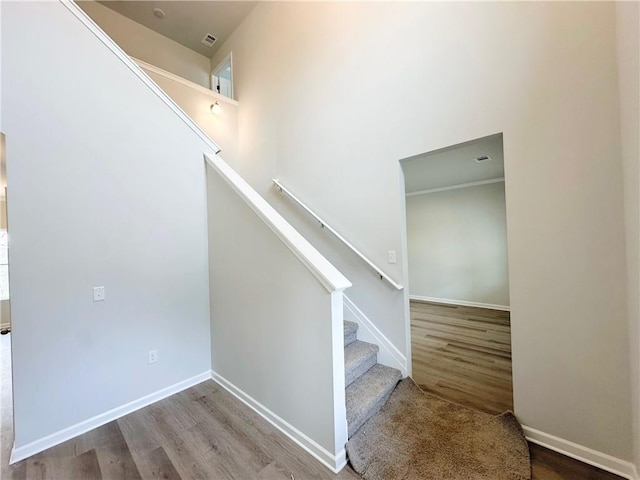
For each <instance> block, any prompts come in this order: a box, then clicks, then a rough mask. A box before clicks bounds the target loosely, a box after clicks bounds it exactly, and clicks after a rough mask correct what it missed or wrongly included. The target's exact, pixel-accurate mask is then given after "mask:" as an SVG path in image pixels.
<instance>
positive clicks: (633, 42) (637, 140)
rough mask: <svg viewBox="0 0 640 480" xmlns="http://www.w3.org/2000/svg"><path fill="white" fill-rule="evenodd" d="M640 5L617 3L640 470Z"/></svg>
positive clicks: (633, 381) (639, 463) (639, 465)
mask: <svg viewBox="0 0 640 480" xmlns="http://www.w3.org/2000/svg"><path fill="white" fill-rule="evenodd" d="M639 9H640V8H639V5H638V3H637V2H628V3H626V2H616V21H617V22H616V27H617V34H618V36H617V40H618V56H617V58H618V83H619V86H620V133H621V139H622V162H623V170H624V206H625V226H626V235H627V278H628V282H629V285H628V308H629V340H630V352H631V388H632V400H633V408H634V417H633V422H632V424H633V426H634V441H635V449H634V454H635V464H636V468H638V469H640V325H639V324H640V303H639V302H640V281H639V277H640V273H639V269H640V189H639V184H640V119H639V117H640V115H639V113H638V111H639V109H640V98H639V93H638V88H639V87H638V85H640V53H639V51H640V14H639V12H638V11H639Z"/></svg>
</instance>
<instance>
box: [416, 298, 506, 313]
mask: <svg viewBox="0 0 640 480" xmlns="http://www.w3.org/2000/svg"><path fill="white" fill-rule="evenodd" d="M409 300H418V301H421V302H430V303H442V304H444V305H460V306H463V307H478V308H488V309H490V310H502V311H504V312H510V311H511V307H510V306H509V305H494V304H493V303H479V302H467V301H465V300H451V299H449V298H434V297H423V296H421V295H409Z"/></svg>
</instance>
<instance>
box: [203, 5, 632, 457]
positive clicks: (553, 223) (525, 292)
mask: <svg viewBox="0 0 640 480" xmlns="http://www.w3.org/2000/svg"><path fill="white" fill-rule="evenodd" d="M273 32H277V35H275V34H273ZM230 50H233V59H234V68H235V72H234V73H235V88H236V93H237V99H238V101H239V102H240V106H239V110H238V125H239V135H240V137H239V160H238V164H237V166H238V169H239V170H240V173H241V174H242V175H243V176H244V177H245V178H246V179H248V181H249V182H250V183H251V184H252V185H253V186H254V187H255V188H256V189H257V190H258V191H259V192H260V193H264V194H265V195H267V197H268V199H269V200H270V201H271V202H272V203H273V204H274V205H275V206H276V207H277V208H278V209H279V210H280V211H281V212H283V213H284V214H285V215H286V216H287V217H288V218H289V219H290V220H291V221H292V222H293V223H294V225H296V226H298V227H299V229H300V230H301V231H302V232H303V233H304V234H305V235H307V236H308V238H309V239H310V240H311V241H312V243H314V244H315V245H317V246H318V248H320V250H321V251H322V252H323V253H324V254H325V255H326V256H328V257H329V259H330V260H332V261H334V262H335V264H336V265H337V266H338V268H339V269H340V270H341V271H342V272H343V273H345V275H346V276H347V277H348V278H349V279H350V280H351V281H353V282H354V287H353V288H352V289H351V290H350V292H349V297H350V298H352V299H353V300H354V301H355V302H356V304H357V305H358V306H359V307H360V308H361V309H363V310H364V311H365V313H366V314H368V315H370V317H371V318H372V319H373V320H374V321H375V322H376V324H377V325H378V327H379V328H380V329H381V331H382V332H383V333H384V334H385V335H386V336H387V337H388V338H389V339H390V340H391V341H392V342H393V343H394V344H395V345H396V346H397V347H398V348H399V349H400V350H401V351H403V352H407V351H408V347H409V346H408V344H407V343H406V337H405V332H406V330H405V328H406V323H405V313H406V312H405V302H404V298H403V295H402V293H396V292H394V291H392V290H390V289H389V288H388V287H386V286H385V285H384V284H382V283H380V281H379V280H378V279H377V278H375V275H373V274H372V273H371V272H370V271H369V270H367V269H366V268H364V267H362V266H360V263H359V262H358V261H357V260H355V259H354V258H353V257H352V256H351V255H350V254H349V253H348V252H347V251H345V250H342V249H341V247H339V246H336V245H337V244H336V243H335V242H334V241H333V240H331V239H329V238H328V237H327V234H326V232H324V231H322V230H321V229H319V228H318V227H317V224H315V223H314V222H311V221H309V220H307V219H306V217H305V216H303V215H302V214H300V213H299V212H298V210H296V208H295V207H293V206H292V205H291V204H290V203H289V202H286V201H285V200H282V199H281V198H280V197H278V196H277V194H276V193H275V192H274V190H273V189H272V187H271V184H270V178H271V177H272V176H278V177H280V179H281V180H282V181H283V182H284V183H285V185H288V186H290V188H291V189H292V190H293V191H294V193H296V194H298V195H299V196H300V197H301V198H302V199H303V200H305V201H307V202H308V204H309V205H310V206H311V207H312V208H313V209H315V210H316V211H317V212H318V213H319V214H320V215H321V216H322V217H325V218H326V219H327V221H329V222H331V223H332V225H333V226H334V227H335V228H336V229H337V230H338V231H340V232H341V233H343V234H344V235H345V236H346V237H347V238H348V239H349V240H350V241H351V242H352V243H354V244H355V245H356V246H357V247H358V248H360V249H361V250H362V251H363V252H364V253H365V254H366V255H367V256H369V257H370V258H372V259H373V260H374V261H375V262H376V263H379V264H380V265H384V267H385V268H386V269H387V271H388V273H389V274H390V275H392V276H393V277H394V278H396V279H402V278H403V277H404V276H405V275H406V272H405V270H404V269H403V262H404V260H405V259H404V258H402V256H401V255H400V256H399V258H398V264H396V265H388V264H386V257H387V251H388V250H396V251H397V252H402V250H403V240H402V231H403V229H404V225H403V215H404V212H403V210H402V205H403V202H404V192H403V190H402V188H401V182H400V167H399V160H400V159H403V158H408V157H411V156H414V155H418V154H420V153H423V152H429V151H433V150H437V149H439V148H443V147H446V146H448V145H455V144H458V143H461V142H464V141H467V140H469V139H473V138H481V137H484V136H487V135H490V134H495V133H500V132H502V133H503V139H504V158H505V176H506V185H507V191H506V201H507V219H508V222H507V224H508V243H509V274H510V286H511V291H510V299H511V311H512V340H513V373H514V397H515V409H516V413H517V415H518V418H519V419H520V420H521V421H522V422H523V423H524V424H526V425H529V426H531V427H533V428H535V429H538V430H541V431H543V432H546V433H548V434H551V435H554V436H557V437H560V438H563V439H566V440H569V441H572V442H576V443H578V444H581V445H584V446H587V447H589V448H592V449H595V450H597V451H601V452H605V453H607V454H610V455H613V456H616V457H619V458H622V459H626V460H630V459H631V458H632V447H631V436H632V434H631V401H630V386H629V385H630V381H629V378H630V373H629V344H628V333H629V325H628V320H627V306H626V298H627V297H626V290H627V279H626V267H625V263H626V258H625V231H624V218H623V197H622V178H623V177H622V163H621V161H620V149H619V143H620V130H619V127H618V125H619V115H618V114H619V97H618V83H617V73H616V70H617V64H616V33H615V5H614V4H610V3H573V2H572V3H567V2H544V3H446V2H443V3H431V2H429V3H401V4H398V3H391V2H386V3H383V2H381V3H374V2H366V3H357V2H351V3H346V2H345V3H338V2H327V3H324V2H318V3H306V2H305V3H295V2H292V3H287V2H264V3H261V4H259V5H258V6H257V7H256V8H255V9H254V10H253V11H252V13H251V14H250V15H249V16H248V17H247V19H246V20H245V21H244V22H243V23H242V24H241V25H240V27H239V28H238V29H237V30H236V31H235V33H234V34H233V35H232V36H231V38H230V39H229V40H228V41H227V42H226V43H225V44H224V45H223V46H222V47H221V48H220V50H219V53H218V54H217V56H216V57H217V58H214V59H213V62H214V63H215V62H216V61H219V58H221V57H222V56H224V55H226V54H227V53H228V52H229V51H230ZM269 86H272V87H271V88H270V87H269ZM585 419H588V421H585Z"/></svg>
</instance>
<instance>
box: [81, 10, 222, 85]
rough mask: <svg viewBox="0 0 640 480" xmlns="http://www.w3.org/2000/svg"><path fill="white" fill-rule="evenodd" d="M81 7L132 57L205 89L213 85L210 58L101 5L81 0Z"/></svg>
mask: <svg viewBox="0 0 640 480" xmlns="http://www.w3.org/2000/svg"><path fill="white" fill-rule="evenodd" d="M78 5H79V6H80V7H81V8H82V9H83V10H84V11H85V12H86V13H87V15H89V16H90V17H91V18H92V19H93V21H94V22H96V23H97V24H98V25H99V26H100V28H102V30H104V31H105V32H106V33H107V35H109V36H110V37H111V38H113V39H114V40H115V41H116V43H117V44H118V45H119V46H120V48H122V49H123V50H124V51H125V52H127V53H128V54H129V55H131V56H133V57H136V58H138V59H140V60H144V61H145V62H148V63H150V64H151V65H155V66H156V67H159V68H162V69H163V70H167V71H169V72H171V73H175V74H176V75H179V76H181V77H183V78H186V79H187V80H191V81H192V82H195V83H197V84H199V85H202V86H203V87H207V88H208V87H209V86H210V78H209V73H210V67H209V58H207V57H205V56H204V55H201V54H199V53H197V52H194V51H193V50H191V49H190V48H187V47H185V46H184V45H181V44H179V43H178V42H176V41H174V40H171V39H170V38H167V37H165V36H164V35H160V34H159V33H157V32H154V31H153V30H151V29H150V28H147V27H145V26H144V25H141V24H139V23H137V22H134V21H133V20H131V19H129V18H127V17H125V16H124V15H121V14H119V13H118V12H115V11H113V10H111V9H110V8H109V7H105V6H104V5H101V4H99V3H98V2H95V1H93V0H82V1H79V2H78Z"/></svg>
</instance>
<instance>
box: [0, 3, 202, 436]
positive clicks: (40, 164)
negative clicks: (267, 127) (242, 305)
mask: <svg viewBox="0 0 640 480" xmlns="http://www.w3.org/2000/svg"><path fill="white" fill-rule="evenodd" d="M2 8H3V18H2V21H3V23H2V40H3V44H4V45H10V47H9V48H4V50H3V52H2V62H3V66H4V67H5V68H3V72H2V73H3V79H2V80H3V89H4V90H3V92H2V93H3V96H2V112H3V115H4V118H3V127H4V128H5V133H6V137H7V158H8V159H9V162H8V165H7V167H8V171H7V180H8V184H9V193H8V198H10V201H9V212H8V214H9V223H10V225H11V250H10V275H11V294H12V305H11V307H12V308H11V310H12V320H13V332H12V337H13V338H12V353H13V382H14V383H13V395H14V407H15V415H14V420H15V446H16V447H17V448H19V447H23V446H25V445H27V444H29V443H30V442H33V441H35V440H38V439H42V438H43V437H45V436H47V435H49V434H52V433H54V432H58V431H60V430H61V429H64V428H66V427H70V426H72V425H74V424H76V423H78V422H81V421H85V420H88V419H91V418H93V417H94V416H96V415H98V414H102V413H104V412H107V411H109V410H111V409H113V408H116V407H120V406H122V405H124V404H126V403H128V402H131V401H134V400H137V399H139V398H141V397H143V396H145V395H148V394H151V393H154V392H156V391H158V390H161V389H163V388H166V387H169V386H172V385H174V384H176V383H178V382H182V381H184V380H186V379H189V378H191V377H193V376H195V375H198V374H202V373H205V372H208V371H209V369H210V365H211V352H210V335H209V324H210V320H209V287H208V270H207V264H208V260H207V225H206V188H205V170H204V165H203V157H202V154H203V151H205V150H206V149H207V148H206V146H205V144H204V143H203V141H202V140H201V139H200V138H199V137H197V136H196V135H195V133H194V132H193V131H192V130H190V129H189V128H188V127H187V126H186V125H185V124H184V122H183V121H182V120H180V119H179V118H178V117H177V116H176V115H175V114H174V113H173V112H172V111H171V110H169V109H168V108H167V106H166V105H165V104H163V103H162V102H161V101H160V100H159V98H158V97H157V96H156V95H155V94H154V93H152V92H151V90H149V89H148V88H147V87H146V86H145V85H144V84H143V83H142V82H141V81H140V80H139V79H138V78H137V77H136V76H135V75H133V74H132V72H131V71H130V70H128V69H127V67H126V66H125V65H124V64H123V63H122V62H121V61H120V60H119V59H118V58H116V57H115V56H114V55H113V53H111V52H110V51H109V50H108V49H107V48H106V47H105V46H104V45H103V44H102V43H101V42H100V41H99V40H98V39H97V38H96V37H94V36H93V35H92V34H91V33H90V32H89V30H88V29H87V28H86V27H85V26H84V25H83V24H82V23H81V22H80V21H79V20H78V19H76V18H75V17H74V16H73V15H72V14H71V13H70V12H69V11H68V10H67V8H66V7H65V6H64V5H62V3H60V2H4V3H3V5H2ZM34 31H37V32H39V35H37V36H35V35H33V32H34ZM42 38H46V39H47V41H46V42H42ZM36 56H37V57H38V58H39V59H40V60H39V61H38V62H25V59H27V58H35V57H36ZM42 72H47V80H46V81H42ZM211 153H213V152H211ZM95 286H104V287H105V289H106V300H105V301H102V302H93V290H92V289H93V287H95ZM151 349H157V350H158V362H157V363H155V364H153V365H148V364H147V353H148V351H149V350H151Z"/></svg>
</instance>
